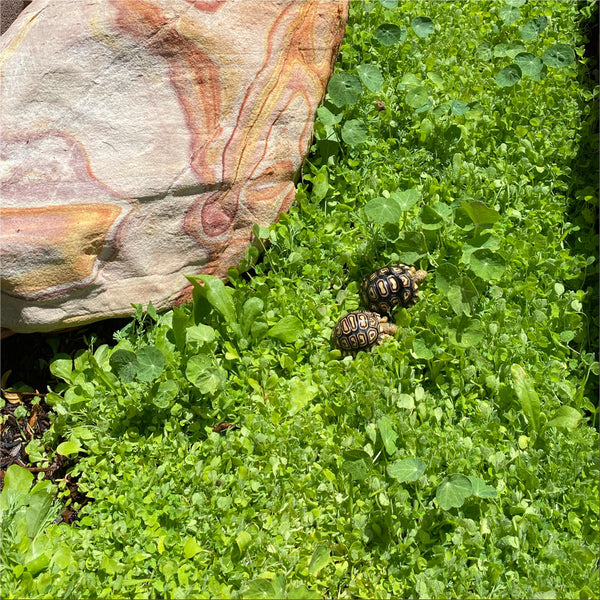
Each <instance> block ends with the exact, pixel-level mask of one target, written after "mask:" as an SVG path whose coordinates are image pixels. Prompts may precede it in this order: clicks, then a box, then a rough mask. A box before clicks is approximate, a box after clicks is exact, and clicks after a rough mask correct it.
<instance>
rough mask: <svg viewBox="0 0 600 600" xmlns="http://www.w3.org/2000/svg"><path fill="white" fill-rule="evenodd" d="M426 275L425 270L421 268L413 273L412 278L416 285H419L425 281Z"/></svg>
mask: <svg viewBox="0 0 600 600" xmlns="http://www.w3.org/2000/svg"><path fill="white" fill-rule="evenodd" d="M426 277H427V271H423V269H419V270H418V271H417V272H416V273H415V274H414V275H413V280H414V282H415V283H416V284H417V285H420V284H421V283H423V282H424V281H425V278H426Z"/></svg>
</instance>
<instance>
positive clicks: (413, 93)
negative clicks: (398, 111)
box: [406, 86, 429, 108]
mask: <svg viewBox="0 0 600 600" xmlns="http://www.w3.org/2000/svg"><path fill="white" fill-rule="evenodd" d="M428 100H429V94H428V93H427V90H426V89H425V88H424V87H422V86H419V87H416V88H414V89H412V90H409V91H408V92H407V94H406V104H408V105H409V106H412V107H413V108H419V107H421V106H424V105H426V104H427V102H428Z"/></svg>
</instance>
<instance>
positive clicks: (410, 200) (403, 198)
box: [391, 188, 419, 210]
mask: <svg viewBox="0 0 600 600" xmlns="http://www.w3.org/2000/svg"><path fill="white" fill-rule="evenodd" d="M391 198H393V199H394V200H396V202H398V205H399V206H400V208H401V209H402V210H408V209H409V208H411V207H412V206H414V205H415V204H416V203H417V202H418V201H419V192H418V191H417V190H415V189H412V188H411V189H410V190H403V191H401V192H394V193H393V194H392V195H391Z"/></svg>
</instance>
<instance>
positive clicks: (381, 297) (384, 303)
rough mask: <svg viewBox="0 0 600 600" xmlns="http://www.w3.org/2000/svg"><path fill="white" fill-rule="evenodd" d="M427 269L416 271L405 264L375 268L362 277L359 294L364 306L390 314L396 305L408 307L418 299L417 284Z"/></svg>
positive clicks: (383, 313)
mask: <svg viewBox="0 0 600 600" xmlns="http://www.w3.org/2000/svg"><path fill="white" fill-rule="evenodd" d="M425 277H427V271H423V270H422V269H419V270H418V271H417V270H416V269H415V268H414V267H411V266H408V265H405V264H398V265H389V266H387V267H382V268H381V269H377V271H375V272H374V273H371V275H369V276H368V277H365V279H363V281H362V283H361V286H360V296H361V299H362V301H363V302H364V304H365V306H366V308H367V309H368V310H371V311H375V312H377V313H379V314H381V315H390V314H391V312H392V311H393V310H394V308H396V306H402V307H404V308H409V307H411V306H413V304H416V302H417V300H418V299H419V284H420V283H422V282H423V281H424V280H425Z"/></svg>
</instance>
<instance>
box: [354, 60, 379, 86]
mask: <svg viewBox="0 0 600 600" xmlns="http://www.w3.org/2000/svg"><path fill="white" fill-rule="evenodd" d="M356 71H357V73H358V76H359V77H360V80H361V81H362V82H363V83H364V85H365V87H366V88H367V89H368V90H371V91H372V92H380V91H381V88H382V86H383V75H382V74H381V71H380V70H379V67H378V66H377V65H368V64H361V65H358V68H357V69H356Z"/></svg>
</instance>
